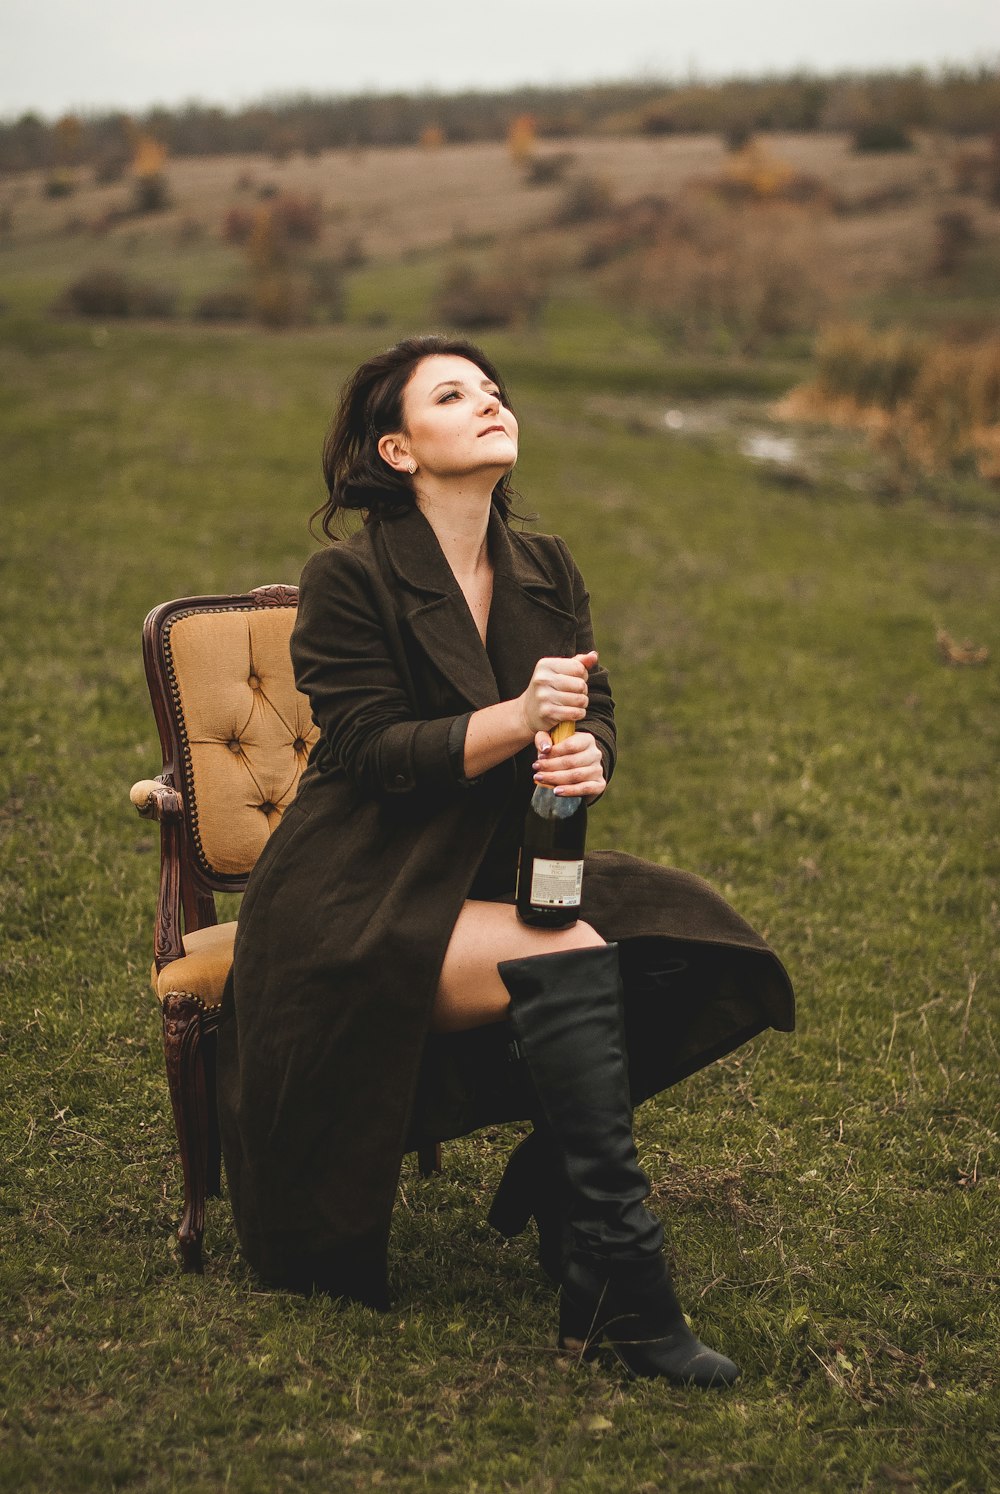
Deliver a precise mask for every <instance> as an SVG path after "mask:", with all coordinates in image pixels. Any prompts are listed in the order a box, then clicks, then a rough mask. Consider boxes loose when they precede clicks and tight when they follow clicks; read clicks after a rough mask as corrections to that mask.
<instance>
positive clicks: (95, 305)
mask: <svg viewBox="0 0 1000 1494" xmlns="http://www.w3.org/2000/svg"><path fill="white" fill-rule="evenodd" d="M176 307H177V292H176V290H175V289H174V287H173V286H169V285H156V284H154V283H153V282H152V281H145V280H135V279H133V278H132V277H131V276H129V275H126V274H124V273H123V272H122V271H121V270H115V269H111V268H98V269H93V270H88V271H87V272H86V274H84V275H81V276H80V277H79V278H78V279H77V280H74V281H72V282H71V284H69V285H68V286H67V287H66V289H65V290H64V291H63V293H62V295H61V296H60V297H59V299H58V300H57V301H56V303H55V306H54V307H53V310H55V311H57V312H61V313H69V314H70V315H75V316H105V317H107V316H111V317H129V316H148V317H169V316H173V314H174V311H175V310H176Z"/></svg>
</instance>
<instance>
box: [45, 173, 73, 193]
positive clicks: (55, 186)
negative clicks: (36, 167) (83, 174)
mask: <svg viewBox="0 0 1000 1494" xmlns="http://www.w3.org/2000/svg"><path fill="white" fill-rule="evenodd" d="M75 191H76V178H75V177H74V175H73V173H72V171H67V170H65V168H60V170H58V171H52V172H50V173H49V175H48V176H47V177H46V178H45V181H44V182H43V183H42V195H43V196H44V197H72V195H73V193H74V192H75Z"/></svg>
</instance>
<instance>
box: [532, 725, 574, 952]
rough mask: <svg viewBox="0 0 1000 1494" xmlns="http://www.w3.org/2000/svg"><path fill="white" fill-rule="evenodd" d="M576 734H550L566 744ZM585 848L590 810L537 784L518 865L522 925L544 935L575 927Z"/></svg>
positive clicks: (567, 729) (561, 729) (568, 729)
mask: <svg viewBox="0 0 1000 1494" xmlns="http://www.w3.org/2000/svg"><path fill="white" fill-rule="evenodd" d="M575 730H576V728H575V726H574V724H573V722H572V721H560V722H559V724H558V726H556V727H555V728H554V729H553V731H552V733H551V736H552V740H553V742H562V741H564V740H565V738H566V737H571V736H572V735H573V733H574V731H575ZM586 844H587V806H586V804H585V803H584V802H583V799H582V798H577V797H575V796H573V795H569V794H565V795H562V794H557V793H556V792H555V791H554V790H553V789H551V788H549V787H548V785H547V784H542V783H539V784H536V786H535V792H534V793H533V794H532V796H531V803H530V804H529V805H528V812H527V814H526V815H525V817H524V837H523V839H522V841H521V853H520V856H519V858H518V863H517V891H516V893H515V899H516V902H517V914H518V917H519V918H520V919H521V922H522V923H530V924H531V925H533V927H535V928H540V929H565V928H569V927H570V925H571V924H574V923H576V920H577V918H578V916H579V909H580V897H581V893H582V889H583V853H584V849H585V847H586Z"/></svg>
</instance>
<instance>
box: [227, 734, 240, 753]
mask: <svg viewBox="0 0 1000 1494" xmlns="http://www.w3.org/2000/svg"><path fill="white" fill-rule="evenodd" d="M226 746H227V747H228V748H229V750H230V752H241V751H242V750H243V749H242V745H241V743H240V739H239V737H230V738H229V741H228V742H227V743H226Z"/></svg>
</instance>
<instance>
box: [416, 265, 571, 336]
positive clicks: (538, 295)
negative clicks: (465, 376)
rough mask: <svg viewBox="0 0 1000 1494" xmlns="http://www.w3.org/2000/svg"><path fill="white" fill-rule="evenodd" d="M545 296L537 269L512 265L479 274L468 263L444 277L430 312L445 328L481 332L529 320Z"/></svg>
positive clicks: (532, 318) (537, 311) (540, 306)
mask: <svg viewBox="0 0 1000 1494" xmlns="http://www.w3.org/2000/svg"><path fill="white" fill-rule="evenodd" d="M545 295H546V292H545V286H544V284H543V279H542V276H541V275H540V274H539V273H538V271H537V270H533V269H530V268H527V267H523V266H522V267H518V266H516V265H515V266H508V267H507V268H506V269H505V270H503V271H496V272H494V273H493V274H483V273H480V272H479V271H477V270H475V269H474V268H473V267H472V266H471V265H469V264H457V265H455V266H454V267H453V268H452V269H451V270H449V272H448V274H447V275H446V276H445V278H444V280H443V282H442V284H441V287H440V289H439V291H438V294H437V297H436V298H435V307H434V309H435V313H436V315H437V316H439V317H441V318H442V320H443V321H445V322H447V323H448V325H449V326H452V327H460V328H462V329H463V330H465V331H485V330H487V329H490V328H496V327H514V326H523V325H524V324H525V323H527V322H531V321H533V320H534V319H535V317H537V315H538V313H539V312H540V310H541V308H542V306H543V305H544V302H545Z"/></svg>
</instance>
